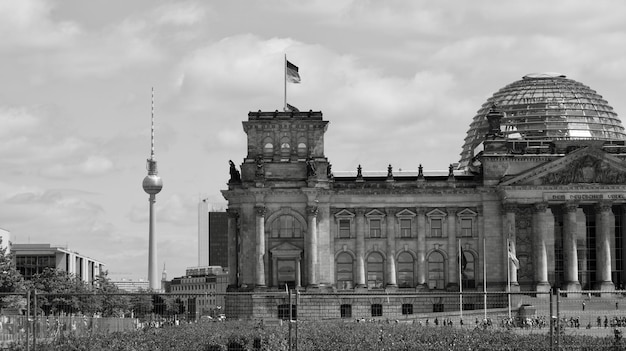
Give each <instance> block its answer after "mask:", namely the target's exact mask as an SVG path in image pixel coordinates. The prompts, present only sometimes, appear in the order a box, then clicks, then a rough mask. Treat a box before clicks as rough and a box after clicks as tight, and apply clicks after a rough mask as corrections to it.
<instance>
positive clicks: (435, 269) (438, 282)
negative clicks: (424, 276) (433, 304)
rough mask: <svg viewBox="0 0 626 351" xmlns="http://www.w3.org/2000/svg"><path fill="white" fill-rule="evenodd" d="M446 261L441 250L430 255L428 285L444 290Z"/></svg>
mask: <svg viewBox="0 0 626 351" xmlns="http://www.w3.org/2000/svg"><path fill="white" fill-rule="evenodd" d="M444 263H445V261H444V258H443V255H442V254H441V252H438V251H435V252H433V253H431V254H430V255H429V256H428V287H429V288H430V289H439V290H443V289H444V288H445V287H446V274H445V264H444Z"/></svg>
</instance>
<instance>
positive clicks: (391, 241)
mask: <svg viewBox="0 0 626 351" xmlns="http://www.w3.org/2000/svg"><path fill="white" fill-rule="evenodd" d="M385 212H386V214H387V218H386V220H387V229H386V232H387V233H386V234H387V287H389V288H396V287H398V283H397V279H396V225H395V224H396V216H395V213H396V210H395V209H391V208H388V209H386V210H385Z"/></svg>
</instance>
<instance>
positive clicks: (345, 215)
mask: <svg viewBox="0 0 626 351" xmlns="http://www.w3.org/2000/svg"><path fill="white" fill-rule="evenodd" d="M354 217H355V215H354V213H352V212H350V211H348V210H345V209H344V210H341V211H339V212H337V213H335V222H336V234H335V238H337V239H350V238H354V237H355V236H356V233H355V228H354V225H353V224H354ZM342 221H349V226H350V227H349V233H348V234H349V235H348V236H344V235H342V229H341V223H342ZM344 223H345V222H344ZM343 233H344V234H345V232H343Z"/></svg>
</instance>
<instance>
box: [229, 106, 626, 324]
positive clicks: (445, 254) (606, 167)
mask: <svg viewBox="0 0 626 351" xmlns="http://www.w3.org/2000/svg"><path fill="white" fill-rule="evenodd" d="M243 126H244V131H245V132H246V133H247V135H248V154H247V155H246V157H245V158H244V160H243V163H242V164H241V165H240V169H241V173H240V177H239V174H235V176H232V174H233V171H232V170H231V180H230V181H229V184H228V190H224V191H223V195H224V197H225V198H226V199H227V201H228V213H229V226H228V228H229V233H228V235H229V249H228V250H229V264H228V266H229V268H230V271H229V272H230V275H229V286H230V290H231V291H240V292H262V291H263V292H265V291H268V290H269V291H272V290H276V291H278V290H282V291H284V290H285V286H288V287H289V288H298V289H303V290H305V289H306V291H308V292H327V293H346V292H353V293H354V292H381V291H384V292H387V293H389V292H392V293H398V292H400V293H401V292H413V293H415V292H420V291H459V288H460V285H461V284H462V289H463V291H482V289H483V286H484V285H486V286H487V289H488V290H498V291H503V290H505V289H506V288H507V286H509V284H508V283H509V282H510V283H511V284H510V286H511V288H512V289H514V290H522V291H535V290H536V291H546V290H549V289H550V288H552V287H560V288H561V289H567V290H574V291H579V290H581V289H599V290H604V291H606V290H613V289H615V287H616V286H621V285H622V284H623V282H624V281H625V276H624V266H623V262H624V252H626V250H624V245H625V242H624V240H623V230H624V229H623V227H624V225H623V224H622V223H624V218H626V217H625V206H624V204H626V183H625V180H626V146H624V141H597V140H595V141H591V140H589V141H584V140H579V141H573V140H562V141H559V140H533V141H528V140H526V141H525V140H509V139H504V138H503V137H502V136H501V135H499V134H498V133H497V132H491V134H490V135H489V138H488V139H487V140H485V141H484V142H483V146H484V150H483V151H482V152H481V153H480V154H478V155H476V156H475V157H474V159H473V160H472V162H471V164H470V166H469V167H467V168H464V169H462V170H457V169H454V167H453V166H452V165H451V166H450V169H449V170H448V171H444V172H428V171H424V170H423V169H422V167H421V165H420V166H419V168H418V170H417V171H399V172H396V171H394V170H393V167H392V166H391V165H389V167H388V168H387V170H386V171H379V172H377V171H370V172H368V171H364V170H362V169H361V167H360V166H359V167H358V169H357V170H355V171H354V172H333V171H332V170H331V166H330V163H329V162H328V159H327V158H326V156H325V154H324V133H325V131H326V128H327V127H328V122H327V121H324V120H323V118H322V113H321V112H312V111H310V112H251V113H249V115H248V120H247V121H245V122H243ZM235 171H236V170H235ZM236 172H237V173H238V171H236ZM509 252H510V254H509ZM511 257H515V258H516V259H518V260H519V267H517V266H516V264H514V263H517V262H515V261H514V259H513V260H511ZM242 296H250V298H243V297H241V298H240V299H243V300H246V302H245V303H246V304H250V305H251V306H253V307H251V308H252V309H253V310H254V311H256V312H254V313H253V314H255V313H256V314H259V315H263V314H264V312H262V311H261V310H262V309H263V308H264V307H262V306H268V303H267V302H261V300H263V298H261V297H260V296H259V297H255V296H254V294H251V295H242ZM335 297H336V296H335ZM329 298H330V295H329ZM257 299H261V300H258V301H257ZM243 300H242V301H241V302H242V303H244V302H243ZM255 301H257V302H258V303H256V302H255ZM398 301H400V300H398ZM226 304H227V306H228V304H229V303H228V302H227V303H226ZM337 305H338V306H339V305H341V303H337ZM272 306H273V307H272V308H271V311H270V310H268V311H269V312H268V314H275V312H276V311H275V309H276V303H272ZM335 307H336V306H335ZM335 307H333V311H334V312H333V313H337V311H339V309H338V308H335ZM396 307H397V306H396ZM355 308H356V307H355ZM270 312H271V313H270ZM248 316H250V314H248Z"/></svg>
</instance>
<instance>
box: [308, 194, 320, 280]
mask: <svg viewBox="0 0 626 351" xmlns="http://www.w3.org/2000/svg"><path fill="white" fill-rule="evenodd" d="M306 213H307V222H308V227H309V228H308V233H307V243H308V245H307V248H308V253H307V255H306V257H307V262H306V264H307V276H308V279H309V282H308V283H309V284H308V287H311V288H316V287H317V286H318V284H317V207H316V206H308V207H307V209H306Z"/></svg>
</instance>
